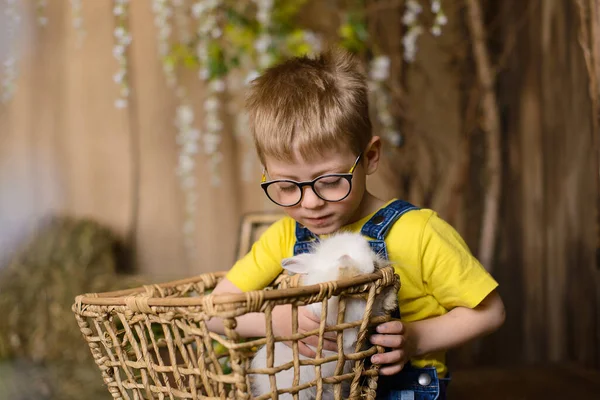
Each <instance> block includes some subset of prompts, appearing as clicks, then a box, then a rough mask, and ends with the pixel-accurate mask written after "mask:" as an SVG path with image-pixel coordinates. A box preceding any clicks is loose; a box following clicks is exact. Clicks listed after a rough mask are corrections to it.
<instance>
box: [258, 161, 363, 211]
mask: <svg viewBox="0 0 600 400" xmlns="http://www.w3.org/2000/svg"><path fill="white" fill-rule="evenodd" d="M362 155H363V153H360V154H359V155H358V157H357V158H356V161H354V165H353V166H352V168H350V171H349V172H348V173H347V174H327V175H321V176H319V177H317V178H315V179H313V180H312V181H306V182H296V181H292V180H290V179H277V180H274V181H268V182H267V176H266V170H263V174H262V179H261V183H260V186H261V187H262V189H263V190H264V191H265V194H266V195H267V197H268V198H269V200H271V201H272V202H273V203H275V204H277V205H279V206H282V207H292V206H295V205H296V204H298V203H300V202H301V201H302V197H303V195H304V187H305V186H310V188H311V189H312V190H313V192H314V193H315V194H316V195H317V196H318V197H319V198H320V199H322V200H325V201H330V202H338V201H342V200H344V199H345V198H346V197H348V195H349V194H350V192H351V191H352V176H353V175H354V170H355V169H356V166H357V165H358V162H359V161H360V159H361V158H362Z"/></svg>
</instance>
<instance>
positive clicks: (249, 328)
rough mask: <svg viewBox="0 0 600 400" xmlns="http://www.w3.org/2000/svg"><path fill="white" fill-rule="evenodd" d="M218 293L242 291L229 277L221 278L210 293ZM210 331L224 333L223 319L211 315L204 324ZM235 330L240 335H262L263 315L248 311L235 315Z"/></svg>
mask: <svg viewBox="0 0 600 400" xmlns="http://www.w3.org/2000/svg"><path fill="white" fill-rule="evenodd" d="M219 293H234V294H236V293H242V291H241V290H240V289H239V288H238V287H237V286H235V285H234V284H233V282H231V281H230V280H229V279H227V278H223V279H221V281H220V282H219V283H218V284H217V286H216V287H215V289H214V290H213V291H212V294H219ZM206 325H207V327H208V329H209V330H210V331H213V332H216V333H220V334H225V328H224V327H223V321H222V320H221V319H220V318H216V317H213V318H211V319H210V320H209V321H208V323H207V324H206ZM235 331H236V332H237V333H238V334H239V335H240V336H242V337H262V336H265V334H266V333H265V315H264V314H262V313H249V314H244V315H242V316H239V317H237V326H236V328H235Z"/></svg>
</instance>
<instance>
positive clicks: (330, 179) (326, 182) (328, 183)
mask: <svg viewBox="0 0 600 400" xmlns="http://www.w3.org/2000/svg"><path fill="white" fill-rule="evenodd" d="M316 183H317V185H319V186H321V187H323V188H331V187H336V186H339V185H340V184H341V183H342V178H340V177H339V176H326V177H323V178H321V179H319V180H318V181H317V182H316Z"/></svg>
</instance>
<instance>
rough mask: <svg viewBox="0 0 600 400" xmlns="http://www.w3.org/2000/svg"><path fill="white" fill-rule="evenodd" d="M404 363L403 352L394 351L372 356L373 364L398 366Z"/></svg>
mask: <svg viewBox="0 0 600 400" xmlns="http://www.w3.org/2000/svg"><path fill="white" fill-rule="evenodd" d="M403 361H404V352H403V351H402V350H392V351H388V352H385V353H381V354H374V355H373V356H371V362H372V363H373V364H397V363H399V362H403Z"/></svg>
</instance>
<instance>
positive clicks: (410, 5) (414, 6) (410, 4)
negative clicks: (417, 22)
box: [406, 0, 423, 14]
mask: <svg viewBox="0 0 600 400" xmlns="http://www.w3.org/2000/svg"><path fill="white" fill-rule="evenodd" d="M406 8H407V9H408V10H410V11H411V12H413V13H415V14H420V13H421V11H423V7H421V5H420V4H419V3H418V2H417V0H407V1H406Z"/></svg>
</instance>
